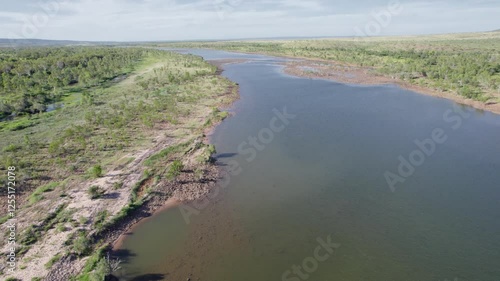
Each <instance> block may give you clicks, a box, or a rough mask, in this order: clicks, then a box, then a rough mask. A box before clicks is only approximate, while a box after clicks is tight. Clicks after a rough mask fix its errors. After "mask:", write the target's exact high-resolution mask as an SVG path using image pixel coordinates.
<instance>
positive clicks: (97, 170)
mask: <svg viewBox="0 0 500 281" xmlns="http://www.w3.org/2000/svg"><path fill="white" fill-rule="evenodd" d="M88 173H89V175H90V176H91V177H93V178H100V177H102V175H103V174H102V173H103V171H102V167H101V165H95V166H93V167H92V168H90V169H89V171H88Z"/></svg>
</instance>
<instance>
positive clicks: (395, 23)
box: [0, 0, 500, 42]
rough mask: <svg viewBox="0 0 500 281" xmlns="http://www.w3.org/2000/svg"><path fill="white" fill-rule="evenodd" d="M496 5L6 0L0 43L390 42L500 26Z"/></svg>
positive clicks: (485, 1) (381, 0) (446, 0)
mask: <svg viewBox="0 0 500 281" xmlns="http://www.w3.org/2000/svg"><path fill="white" fill-rule="evenodd" d="M498 14H500V2H498V1H491V0H479V1H451V0H442V1H403V0H401V1H387V0H374V1H368V0H360V1H350V2H347V3H346V2H342V1H337V0H334V1H327V0H313V1H300V0H276V1H273V0H256V1H244V0H187V1H175V0H168V1H161V0H139V1H133V0H103V1H96V0H76V1H72V2H69V1H67V0H42V1H35V0H30V1H24V2H7V3H4V4H3V6H2V11H0V38H9V39H43V40H74V41H123V42H133V41H187V40H190V41H193V40H232V39H233V40H234V39H266V38H270V39H272V38H294V37H295V38H297V37H299V38H318V37H353V36H365V35H369V36H397V35H424V34H425V35H427V34H429V35H430V34H445V33H466V32H487V31H493V30H497V29H498V28H500V24H499V21H498V20H497V15H498Z"/></svg>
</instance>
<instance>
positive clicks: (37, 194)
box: [29, 182, 59, 204]
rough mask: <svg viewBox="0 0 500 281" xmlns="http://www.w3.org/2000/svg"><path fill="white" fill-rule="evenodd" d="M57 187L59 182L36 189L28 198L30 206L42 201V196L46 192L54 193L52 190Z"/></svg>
mask: <svg viewBox="0 0 500 281" xmlns="http://www.w3.org/2000/svg"><path fill="white" fill-rule="evenodd" d="M58 185H59V182H51V183H48V184H46V185H42V186H40V187H39V188H37V189H36V190H35V191H34V192H33V193H32V194H31V195H30V197H29V202H30V204H34V203H36V202H38V201H40V200H42V199H43V196H42V194H43V193H46V192H51V191H54V189H55V188H56V187H57V186H58Z"/></svg>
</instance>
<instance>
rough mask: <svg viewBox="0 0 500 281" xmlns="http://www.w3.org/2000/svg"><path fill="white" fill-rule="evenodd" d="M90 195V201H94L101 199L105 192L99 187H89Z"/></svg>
mask: <svg viewBox="0 0 500 281" xmlns="http://www.w3.org/2000/svg"><path fill="white" fill-rule="evenodd" d="M88 193H89V195H90V199H92V200H94V199H98V198H101V197H102V196H103V195H104V190H102V188H101V187H99V186H97V185H93V186H91V187H89V190H88Z"/></svg>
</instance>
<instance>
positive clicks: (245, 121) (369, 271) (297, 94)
mask: <svg viewBox="0 0 500 281" xmlns="http://www.w3.org/2000/svg"><path fill="white" fill-rule="evenodd" d="M187 52H189V53H193V54H196V55H200V56H203V57H204V58H205V59H207V60H212V59H234V58H237V59H248V60H250V61H248V62H245V63H239V64H231V65H227V66H226V67H225V71H224V73H223V75H224V76H225V77H227V78H229V79H230V80H232V81H234V82H236V83H238V84H239V85H240V95H241V99H240V100H239V101H237V102H236V103H235V104H234V105H233V106H232V107H230V108H229V111H231V112H233V113H234V116H232V117H230V118H228V119H226V121H224V122H223V123H222V124H221V125H219V126H218V127H217V128H216V130H215V132H214V135H213V136H212V142H213V143H214V144H215V146H216V148H217V153H218V154H217V158H218V161H219V162H220V163H222V165H225V169H226V170H227V171H228V176H226V177H225V179H224V181H223V182H221V183H220V186H221V188H220V189H219V192H218V193H217V194H215V195H214V196H213V198H212V199H210V200H209V201H207V202H204V203H206V204H204V205H201V204H198V205H196V206H194V205H187V206H182V207H181V208H179V207H176V208H172V209H169V210H166V211H163V212H160V213H159V214H157V215H155V216H153V217H151V218H149V219H147V220H145V221H143V222H141V223H140V225H139V226H138V227H136V228H135V229H134V230H133V232H132V233H130V235H127V237H126V239H125V240H124V243H123V246H122V248H121V250H120V252H121V254H122V255H123V259H124V262H123V264H122V268H121V270H120V278H122V279H123V280H129V281H130V280H134V281H139V280H144V281H146V280H147V281H151V280H173V281H181V280H192V281H196V280H201V281H272V280H275V281H287V280H288V281H300V280H312V281H336V280H338V281H341V280H343V281H362V280H366V281H368V280H369V281H445V280H448V281H498V280H500V116H498V115H495V114H492V113H489V112H483V111H478V110H474V109H472V108H470V107H465V106H459V105H457V104H455V103H454V102H452V101H449V100H444V99H439V98H434V97H430V96H425V95H421V94H417V93H414V92H411V91H407V90H404V89H401V88H399V87H397V86H393V85H384V86H359V85H346V84H341V83H336V82H333V81H326V80H319V79H308V78H297V77H292V76H288V75H286V74H284V73H283V67H282V66H281V65H280V61H282V59H278V58H273V57H267V56H259V55H245V54H235V53H227V52H221V51H210V50H188V51H187Z"/></svg>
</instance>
